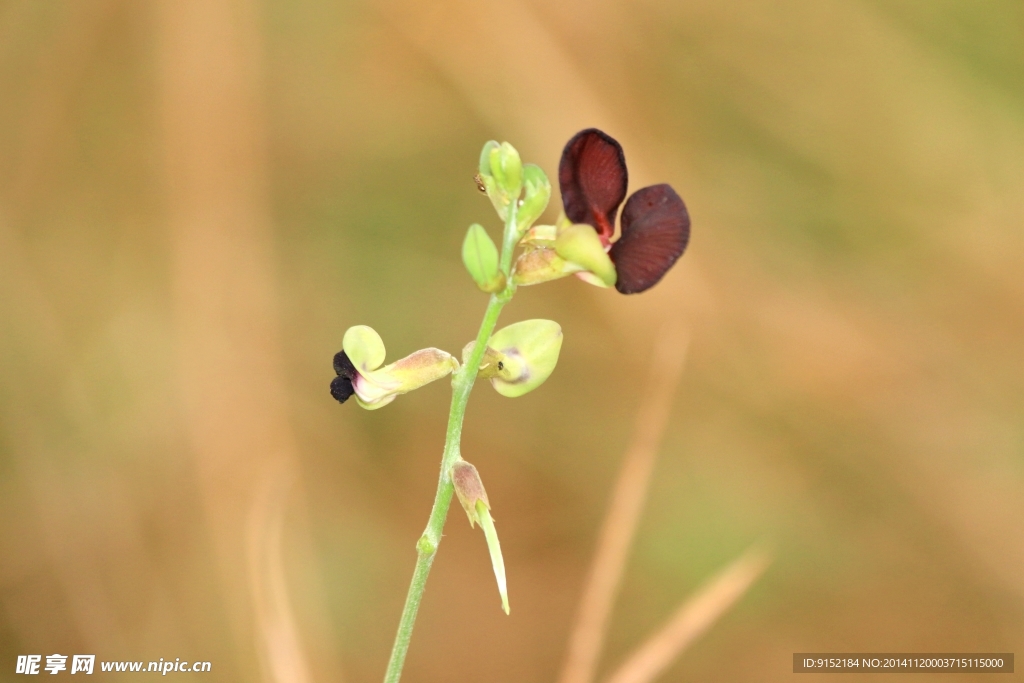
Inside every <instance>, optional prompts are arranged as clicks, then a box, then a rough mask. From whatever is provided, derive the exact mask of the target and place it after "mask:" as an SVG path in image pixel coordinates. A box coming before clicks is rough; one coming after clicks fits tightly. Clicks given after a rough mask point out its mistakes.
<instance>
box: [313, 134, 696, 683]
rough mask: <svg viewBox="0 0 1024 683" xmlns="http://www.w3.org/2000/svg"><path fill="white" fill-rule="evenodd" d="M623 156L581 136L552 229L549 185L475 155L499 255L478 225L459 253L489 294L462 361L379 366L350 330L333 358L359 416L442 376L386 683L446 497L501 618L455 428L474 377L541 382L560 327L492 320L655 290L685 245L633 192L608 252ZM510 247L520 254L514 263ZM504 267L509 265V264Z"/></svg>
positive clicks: (341, 393) (681, 211)
mask: <svg viewBox="0 0 1024 683" xmlns="http://www.w3.org/2000/svg"><path fill="white" fill-rule="evenodd" d="M627 177H628V174H627V171H626V165H625V156H624V155H623V152H622V148H621V146H620V145H619V143H618V142H616V141H615V139H614V138H612V137H610V136H608V135H607V134H605V133H603V132H602V131H599V130H597V129H587V130H583V131H580V132H579V133H577V134H576V135H575V136H573V138H572V139H571V140H570V141H569V143H568V144H567V145H566V146H565V149H564V150H563V152H562V160H561V162H560V163H559V173H558V179H559V188H560V190H561V193H562V206H563V209H564V211H563V213H562V215H561V216H560V217H559V219H558V220H557V221H556V222H555V224H554V225H536V226H535V225H534V222H535V221H536V220H537V219H538V218H539V217H540V216H541V214H543V212H544V210H545V209H546V208H547V205H548V200H549V199H550V197H551V183H550V182H549V181H548V178H547V176H546V175H545V174H544V171H543V170H541V168H540V167H539V166H536V165H534V164H526V165H523V163H522V160H521V159H520V157H519V152H517V151H516V149H515V148H514V147H513V146H512V145H510V144H509V143H507V142H503V143H500V144H499V143H498V142H496V141H494V140H491V141H489V142H487V143H486V144H485V145H484V147H483V150H482V151H481V154H480V164H479V172H478V173H477V174H476V176H475V177H474V180H475V181H476V184H477V187H478V188H479V189H480V190H481V191H482V192H484V193H486V194H487V197H488V199H490V201H491V204H492V205H493V206H494V209H495V212H496V213H497V214H498V216H499V217H500V218H501V220H502V221H503V223H504V233H503V237H502V240H501V251H500V254H499V252H498V248H497V245H495V243H494V242H493V241H492V240H491V238H490V236H489V235H488V234H487V231H486V230H485V229H484V228H483V226H481V225H479V224H475V223H474V224H473V225H471V226H470V228H469V230H468V231H467V233H466V237H465V239H464V240H463V244H462V261H463V264H464V265H465V266H466V270H467V272H468V273H469V275H470V277H471V278H472V279H473V281H474V282H475V283H476V285H477V287H478V288H479V289H481V290H482V291H484V292H487V293H488V294H490V298H489V300H488V302H487V309H486V310H485V311H484V317H483V320H482V321H481V322H480V329H479V331H478V332H477V336H476V339H475V340H474V341H472V342H470V343H469V344H467V345H466V346H465V348H464V349H463V350H462V361H463V363H462V365H461V366H460V365H459V362H458V360H456V358H455V357H454V356H452V355H451V354H449V353H447V352H445V351H441V350H440V349H435V348H426V349H420V350H419V351H415V352H413V353H412V354H410V355H408V356H406V357H404V358H401V359H399V360H397V361H394V362H393V363H390V364H388V365H384V360H385V358H386V355H387V354H386V350H385V347H384V341H383V340H382V339H381V337H380V335H379V334H377V332H376V331H375V330H374V329H373V328H371V327H369V326H366V325H355V326H353V327H350V328H349V329H348V330H347V331H346V332H345V337H344V339H343V341H342V350H341V351H339V352H338V353H337V354H335V356H334V363H333V365H334V372H335V375H337V376H336V377H335V378H334V379H333V380H331V396H333V397H334V399H335V400H337V401H338V402H339V403H345V402H346V401H347V400H348V399H349V398H352V397H355V403H357V404H358V405H359V406H360V407H362V408H364V409H366V410H376V409H378V408H382V407H384V406H386V405H388V404H390V403H391V402H392V401H394V400H395V399H396V398H397V397H398V396H401V395H403V394H406V393H408V392H410V391H413V390H415V389H418V388H420V387H422V386H424V385H426V384H429V383H431V382H434V381H437V380H438V379H441V378H442V377H445V376H447V375H448V374H451V375H452V402H451V408H450V410H449V413H448V428H447V430H446V432H445V443H444V451H443V453H442V455H441V472H440V475H439V476H438V481H437V492H436V493H435V494H434V504H433V507H432V508H431V510H430V517H429V518H428V520H427V526H426V528H425V529H424V530H423V534H422V535H421V536H420V538H419V540H418V541H417V543H416V551H417V557H416V567H415V569H414V570H413V576H412V582H411V583H410V585H409V591H408V593H407V595H406V599H405V606H404V607H403V609H402V616H401V619H400V620H399V624H398V633H397V634H396V635H395V643H394V646H393V648H392V650H391V657H390V659H389V661H388V668H387V671H386V673H385V676H384V681H385V683H398V681H399V679H400V678H401V675H402V667H403V665H404V664H405V656H406V653H407V652H408V650H409V641H410V639H411V637H412V631H413V627H414V626H415V623H416V615H417V612H418V611H419V606H420V602H421V601H422V599H423V592H424V590H425V589H426V584H427V578H428V577H429V575H430V568H431V566H432V565H433V563H434V557H435V556H436V555H437V548H438V546H439V545H440V543H441V537H442V533H441V532H442V530H443V528H444V524H445V520H446V519H447V517H448V508H449V507H450V506H451V501H452V495H453V494H456V495H458V497H459V500H460V502H461V503H462V505H463V507H464V508H465V510H466V514H467V515H468V517H469V521H470V525H471V526H472V525H474V524H479V525H480V527H481V529H482V530H483V533H484V538H485V540H486V541H487V548H488V552H489V553H490V556H491V565H492V567H493V569H494V577H495V579H496V581H497V584H498V593H499V595H500V596H501V603H502V609H503V610H504V611H505V613H506V614H508V613H509V604H508V588H507V584H506V580H505V565H504V561H503V559H502V556H501V546H500V544H499V542H498V534H497V531H496V530H495V528H494V520H493V518H492V517H491V514H490V503H489V502H488V500H487V494H486V492H485V491H484V487H483V482H482V481H481V479H480V475H479V473H478V472H477V470H476V468H475V467H474V466H473V465H471V464H470V463H468V462H466V461H465V460H463V459H462V453H461V450H460V444H461V441H462V424H463V420H464V419H465V416H466V406H467V404H468V403H469V395H470V393H471V392H472V391H473V385H474V384H475V382H476V379H477V377H478V376H480V377H483V378H485V379H488V380H490V383H491V385H492V386H493V387H494V389H495V391H497V392H498V393H499V394H501V395H502V396H505V397H508V398H516V397H518V396H522V395H524V394H527V393H530V392H531V391H533V390H534V389H536V388H537V387H538V386H540V385H541V384H543V383H544V382H545V381H547V379H548V377H549V376H550V375H551V373H552V371H553V370H554V369H555V366H556V364H557V363H558V356H559V352H560V350H561V347H562V328H561V326H559V325H558V323H556V322H553V321H551V320H539V319H535V320H522V321H520V322H517V323H514V324H512V325H509V326H507V327H505V328H503V329H502V330H500V331H498V332H495V331H494V330H495V326H496V325H497V323H498V317H499V316H500V315H501V311H502V309H503V308H504V307H505V304H507V303H508V302H509V301H510V300H511V299H512V297H513V295H514V294H515V292H516V288H517V287H519V286H520V285H522V286H525V285H534V284H540V283H542V282H547V281H549V280H555V279H558V278H562V277H566V276H568V275H576V276H577V277H579V278H580V279H581V280H584V281H585V282H589V283H591V284H594V285H598V286H600V287H605V288H610V287H613V286H614V287H615V289H617V290H618V291H619V292H621V293H623V294H635V293H639V292H643V291H645V290H647V289H649V288H650V287H652V286H654V285H655V284H657V282H658V281H659V280H660V279H661V278H662V276H664V275H665V273H666V272H667V271H668V269H669V268H671V267H672V265H673V264H674V263H675V261H676V260H677V259H678V258H679V256H680V255H681V254H682V252H683V250H684V249H685V248H686V244H687V242H688V241H689V234H690V219H689V214H688V213H687V210H686V206H685V204H683V201H682V199H680V198H679V196H678V195H677V194H676V193H675V191H674V190H673V189H672V188H671V187H670V186H668V185H653V186H650V187H645V188H642V189H641V190H639V191H637V192H635V193H633V195H632V196H631V197H630V198H629V200H628V201H626V204H625V207H624V208H623V212H622V230H621V234H620V236H619V239H618V240H615V241H613V240H612V238H613V237H614V233H615V217H616V214H617V213H618V210H619V205H620V204H622V201H623V200H624V199H625V197H626V184H627ZM517 248H522V253H521V255H520V256H519V258H518V260H515V258H514V257H515V252H516V249H517ZM513 263H514V264H515V265H513Z"/></svg>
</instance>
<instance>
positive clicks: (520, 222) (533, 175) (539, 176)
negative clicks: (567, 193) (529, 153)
mask: <svg viewBox="0 0 1024 683" xmlns="http://www.w3.org/2000/svg"><path fill="white" fill-rule="evenodd" d="M523 186H524V189H525V190H526V192H525V193H524V195H523V201H522V203H521V204H520V206H519V211H518V213H516V226H517V228H518V230H519V234H520V235H522V234H523V233H525V232H526V231H527V230H529V229H530V226H531V225H533V222H534V221H535V220H537V219H538V218H540V215H541V214H542V213H544V209H546V208H548V200H549V199H551V183H550V181H548V177H547V175H545V173H544V171H543V170H541V168H540V166H537V165H536V164H526V165H525V166H523Z"/></svg>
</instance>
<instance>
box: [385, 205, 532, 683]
mask: <svg viewBox="0 0 1024 683" xmlns="http://www.w3.org/2000/svg"><path fill="white" fill-rule="evenodd" d="M517 204H518V202H516V201H513V202H511V203H510V205H509V207H508V209H507V211H506V215H505V234H504V239H503V240H502V251H501V261H500V264H499V267H500V269H501V272H502V274H503V275H504V276H505V281H506V283H507V284H506V286H505V289H504V290H502V291H501V292H498V293H496V294H492V295H491V298H490V300H489V301H488V303H487V310H486V311H484V319H483V321H482V322H481V323H480V331H479V332H478V333H477V335H476V344H475V346H474V347H473V351H472V353H470V354H469V357H468V358H467V359H466V361H465V363H464V364H463V365H462V367H461V368H459V369H458V370H456V371H455V373H454V379H453V380H452V405H451V409H450V410H449V412H448V429H447V431H446V432H445V440H444V452H443V454H442V455H441V474H440V476H439V477H438V481H437V493H436V494H434V506H433V508H431V510H430V517H429V518H428V520H427V528H426V529H424V530H423V535H422V536H420V540H419V541H418V542H417V543H416V552H417V556H416V568H415V569H414V570H413V574H412V582H411V583H410V584H409V592H408V593H407V594H406V596H405V607H403V608H402V617H401V619H400V620H399V622H398V633H397V634H396V635H395V644H394V645H393V646H392V648H391V658H390V659H389V660H388V668H387V671H386V672H385V674H384V683H398V681H399V679H401V677H402V667H403V665H404V664H405V655H406V653H407V652H408V651H409V641H410V639H411V638H412V630H413V627H414V626H415V625H416V614H417V612H419V608H420V602H421V601H422V599H423V591H424V590H426V587H427V577H428V576H429V575H430V567H431V565H432V564H433V563H434V557H435V556H436V555H437V547H438V545H440V543H441V531H442V530H443V529H444V522H445V519H446V518H447V517H448V508H449V507H450V506H451V503H452V495H453V494H454V493H455V487H454V485H453V484H452V479H451V474H450V473H451V469H452V465H454V464H455V462H456V461H457V460H458V459H459V458H461V457H462V455H461V452H460V450H459V445H460V444H461V442H462V422H463V420H464V419H465V417H466V406H467V405H468V404H469V395H470V393H471V392H472V391H473V384H474V383H475V382H476V376H477V373H478V372H479V371H480V363H481V361H482V360H483V358H484V351H485V350H486V349H487V341H488V340H489V339H490V338H491V335H492V334H493V333H494V328H495V326H496V325H497V324H498V316H500V315H501V309H502V308H504V307H505V304H507V303H508V302H509V301H510V300H511V299H512V296H513V295H514V294H515V291H516V286H515V285H514V284H513V283H512V278H511V277H509V273H510V270H511V267H512V251H513V250H514V249H515V245H516V242H518V241H519V240H518V230H517V228H516V210H517V208H518V206H517ZM487 519H488V521H490V516H489V515H488V516H487ZM482 526H483V525H482ZM484 532H485V533H488V532H489V533H490V534H492V535H494V536H495V539H496V538H497V533H496V532H495V531H494V524H493V523H491V524H489V525H487V526H484ZM502 578H504V577H503V576H502ZM501 588H502V589H504V586H502V587H501ZM502 593H503V594H505V593H506V591H505V590H502ZM503 607H504V608H505V610H506V611H508V598H507V596H506V597H503Z"/></svg>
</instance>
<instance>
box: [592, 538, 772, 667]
mask: <svg viewBox="0 0 1024 683" xmlns="http://www.w3.org/2000/svg"><path fill="white" fill-rule="evenodd" d="M770 563H771V558H770V556H769V555H768V553H767V552H765V551H764V550H762V549H761V548H759V547H757V546H755V547H754V548H751V549H750V550H748V551H747V552H746V553H744V554H743V555H742V556H740V558H739V559H737V560H736V561H734V562H733V563H732V564H730V565H729V566H728V567H726V568H725V569H723V570H722V571H721V572H719V574H718V575H717V576H715V577H714V578H713V579H712V580H711V581H709V582H708V583H707V584H706V585H705V586H704V587H703V588H701V589H700V590H699V591H697V593H696V595H694V596H693V597H691V598H690V599H689V600H686V601H685V602H684V603H683V604H682V605H680V606H679V608H678V609H677V610H676V612H675V614H673V615H672V617H671V618H670V619H669V620H668V622H667V623H666V624H665V625H664V626H663V627H662V628H661V629H660V630H659V631H657V632H656V633H655V634H654V635H652V636H651V637H650V638H648V639H647V641H646V642H645V643H644V644H643V645H641V646H640V647H639V648H637V650H636V651H635V652H634V653H633V654H632V656H630V657H629V659H627V660H626V662H625V663H624V664H623V665H622V666H620V667H619V668H618V670H616V671H615V673H613V674H612V675H611V676H610V677H608V679H607V681H606V683H651V682H652V681H654V679H656V678H657V677H658V676H659V675H660V674H661V673H662V672H663V671H664V670H665V669H666V668H668V666H669V665H670V664H671V663H672V662H673V661H674V660H675V659H676V658H677V657H679V655H681V654H682V653H683V651H684V650H686V648H687V647H688V646H689V645H690V643H692V642H693V641H694V640H696V639H697V638H698V637H699V636H700V635H701V634H702V633H704V632H705V631H707V630H708V628H710V627H711V625H712V624H714V623H715V622H716V621H717V620H718V618H719V617H721V616H722V615H723V614H725V612H726V611H728V609H729V608H730V607H732V606H733V605H734V604H735V603H736V601H737V600H739V599H740V598H741V597H743V595H744V593H746V592H747V590H749V589H750V587H751V586H752V585H753V584H754V582H755V581H757V579H758V577H760V576H761V574H762V573H763V572H764V570H765V569H767V568H768V565H769V564H770Z"/></svg>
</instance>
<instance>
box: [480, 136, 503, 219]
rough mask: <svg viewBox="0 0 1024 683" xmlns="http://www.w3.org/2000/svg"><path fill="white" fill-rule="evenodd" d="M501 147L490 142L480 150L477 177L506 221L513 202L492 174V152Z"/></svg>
mask: <svg viewBox="0 0 1024 683" xmlns="http://www.w3.org/2000/svg"><path fill="white" fill-rule="evenodd" d="M500 147H501V145H500V144H499V143H498V141H497V140H488V141H487V142H485V143H484V147H483V149H482V150H480V165H479V170H478V172H477V176H476V177H477V180H478V181H479V184H480V185H482V186H483V190H484V192H486V193H487V198H488V199H490V200H491V204H493V205H494V210H495V211H497V212H498V216H499V217H500V218H501V220H503V221H504V220H505V218H506V216H508V205H509V204H510V203H511V200H510V199H509V197H508V196H507V195H506V194H505V193H503V192H502V191H501V188H500V187H498V181H497V180H495V179H494V174H493V173H492V172H491V152H496V151H497V150H498V149H500Z"/></svg>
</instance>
